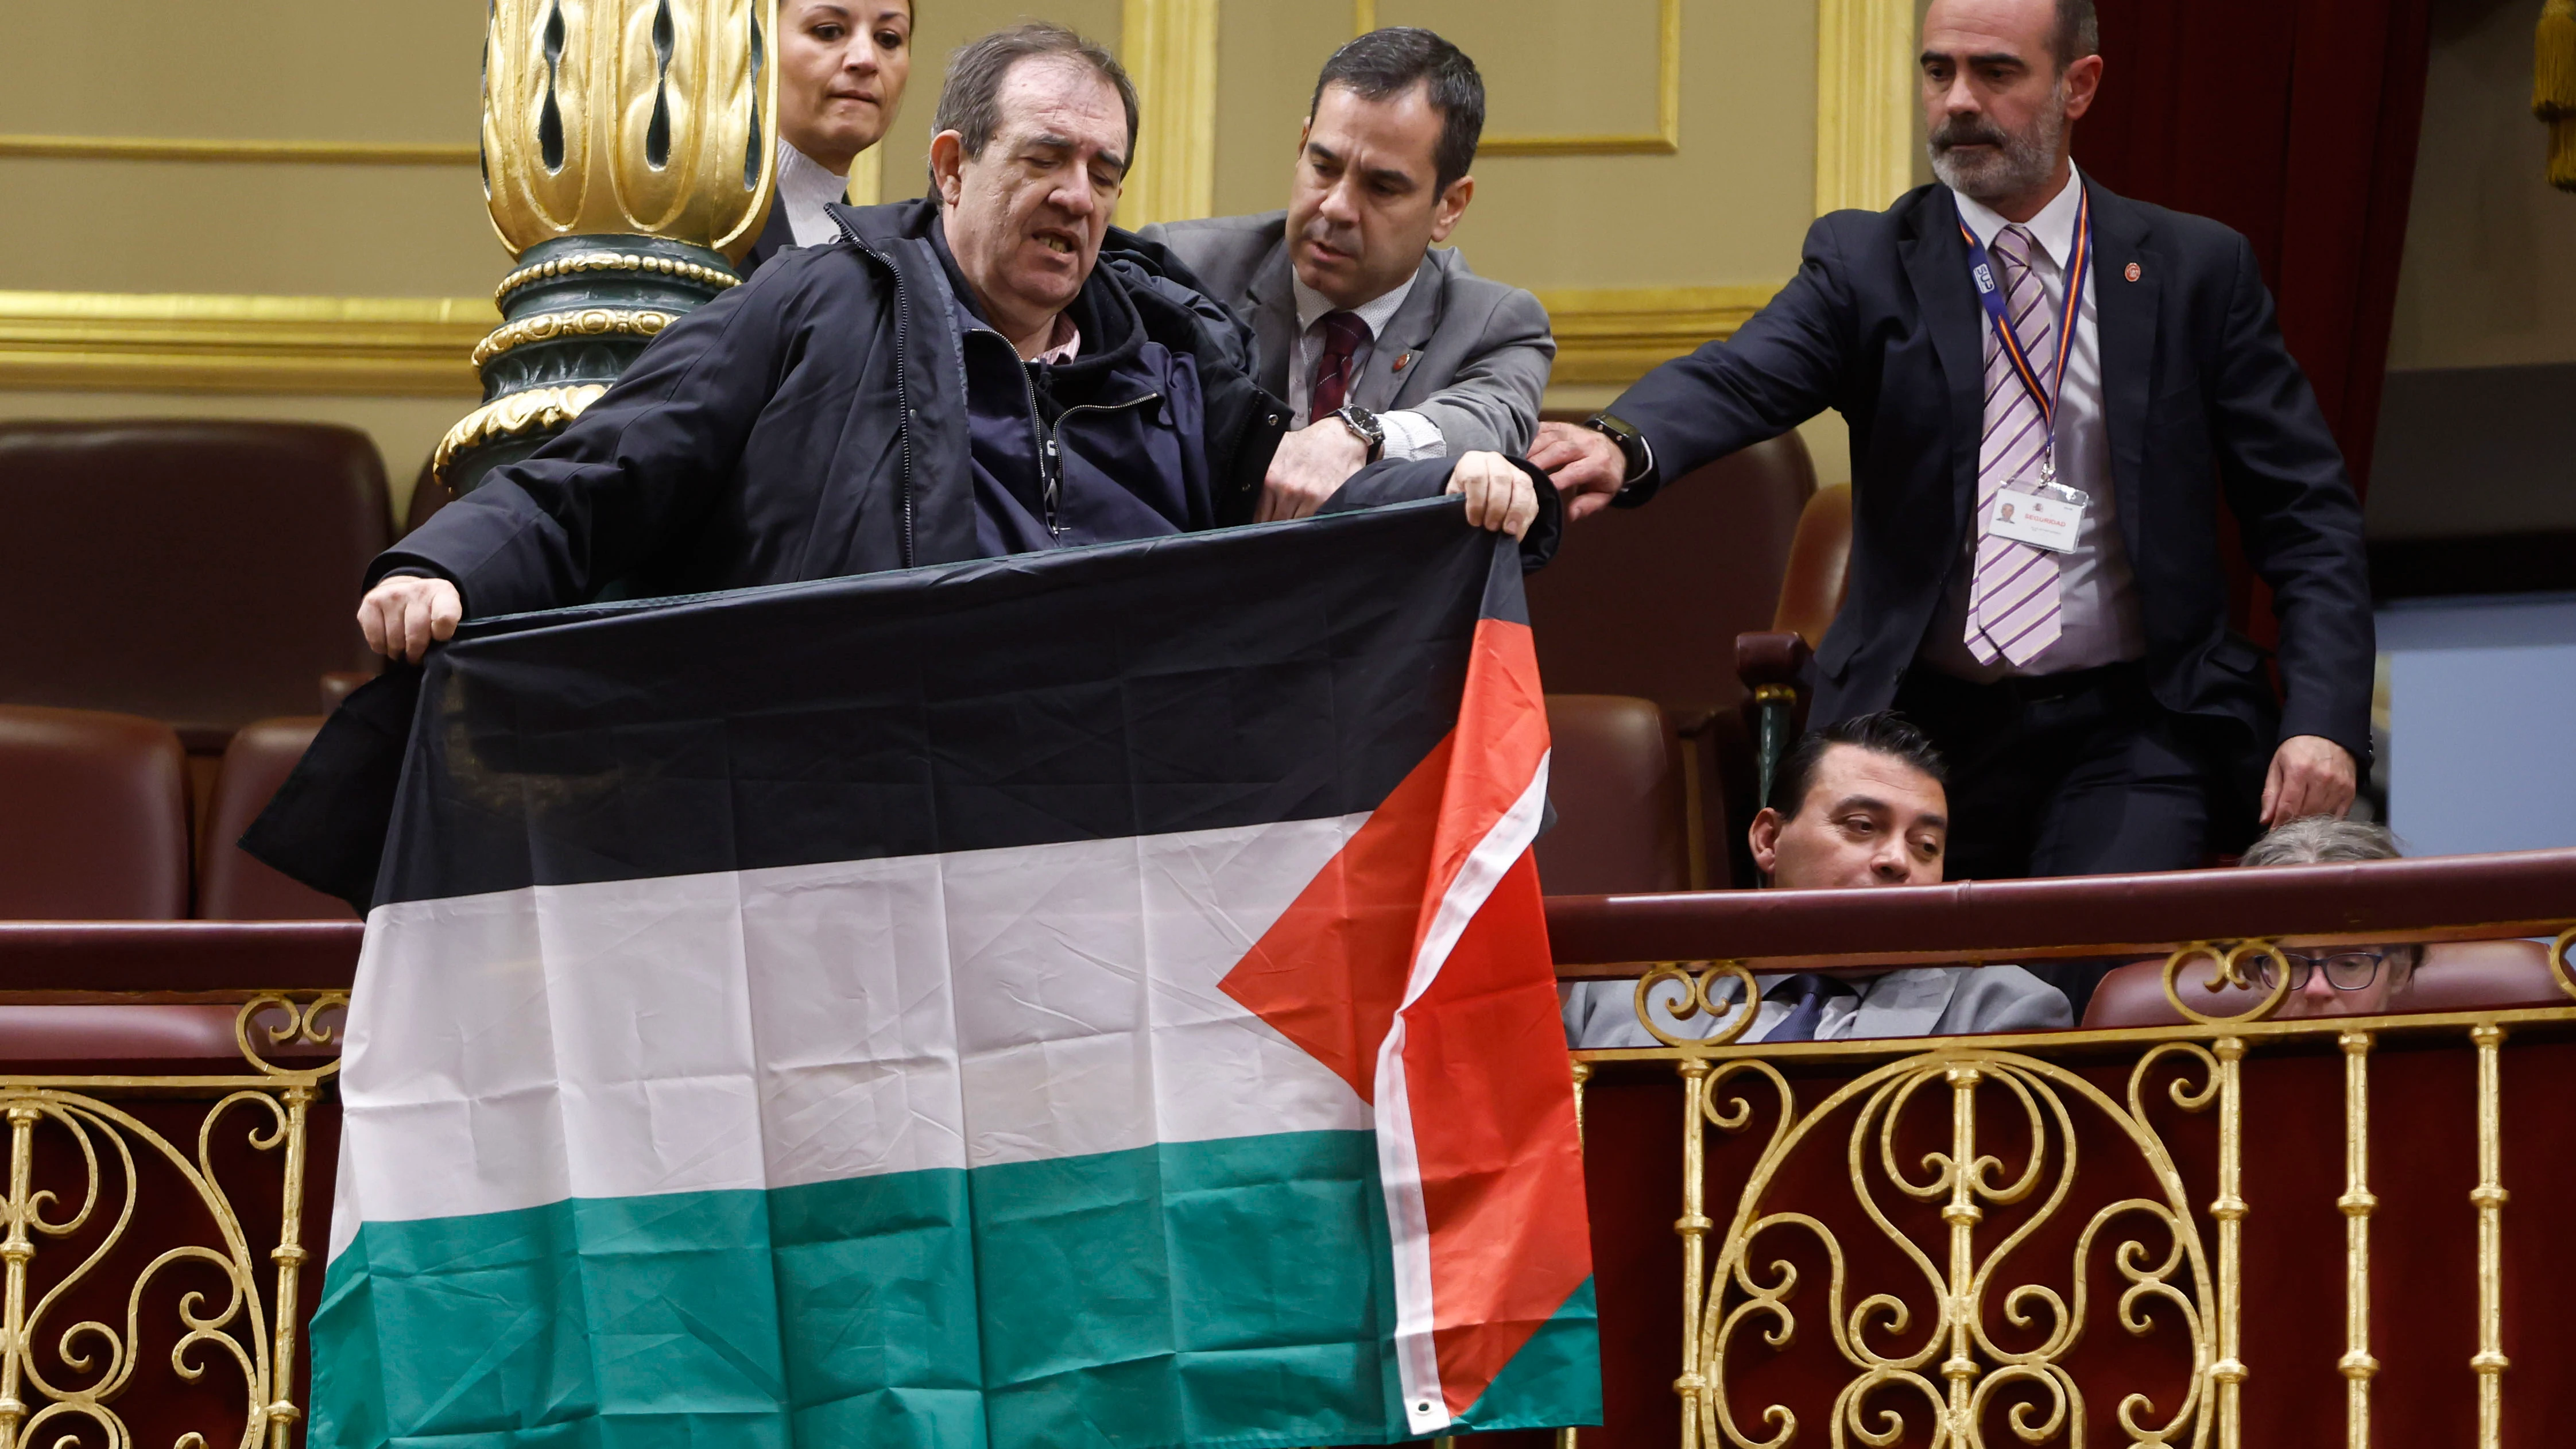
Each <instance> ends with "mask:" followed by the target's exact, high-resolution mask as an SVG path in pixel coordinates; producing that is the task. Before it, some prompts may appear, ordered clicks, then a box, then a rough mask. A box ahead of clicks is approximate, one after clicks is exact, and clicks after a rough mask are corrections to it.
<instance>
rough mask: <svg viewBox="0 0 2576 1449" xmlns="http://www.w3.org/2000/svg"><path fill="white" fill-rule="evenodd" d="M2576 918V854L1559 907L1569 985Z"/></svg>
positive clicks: (1624, 899) (1553, 908) (1717, 895)
mask: <svg viewBox="0 0 2576 1449" xmlns="http://www.w3.org/2000/svg"><path fill="white" fill-rule="evenodd" d="M2571 922H2576V850H2527V851H2515V852H2510V853H2504V854H2496V855H2458V856H2434V857H2427V858H2424V859H2419V860H2377V861H2365V862H2357V863H2346V864H2336V865H2306V866H2266V867H2261V868H2258V869H2251V870H2249V869H2243V868H2238V869H2233V870H2183V871H2167V872H2163V873H2159V874H2152V875H2111V876H2069V877H2064V878H2059V879H2053V880H2010V881H1962V882H1957V883H1952V884H1946V885H1937V886H1900V887H1889V888H1886V889H1879V890H1831V891H1775V890H1761V891H1695V892H1686V893H1680V894H1673V895H1654V896H1553V897H1550V898H1549V900H1548V903H1547V928H1548V937H1549V943H1550V946H1551V947H1552V949H1553V951H1554V954H1555V958H1556V961H1557V973H1558V975H1560V976H1562V977H1565V978H1568V979H1579V978H1588V977H1620V976H1634V975H1636V974H1637V973H1636V971H1635V970H1634V969H1632V963H1635V962H1640V961H1677V960H1711V959H1717V958H1725V957H1731V958H1736V959H1741V960H1746V961H1760V962H1762V963H1764V964H1765V965H1776V966H1780V967H1794V968H1796V969H1832V968H1836V967H1850V968H1862V967H1869V966H1886V965H1894V964H1931V963H1938V962H1974V961H2017V960H2030V959H2045V958H2049V957H2068V956H2117V955H2146V954H2162V953H2164V952H2165V951H2168V950H2171V949H2172V948H2173V947H2175V946H2177V945H2180V944H2183V943H2186V942H2191V941H2213V940H2243V939H2247V938H2250V937H2256V936H2267V937H2275V938H2280V939H2284V940H2289V941H2293V942H2317V943H2325V942H2333V941H2369V940H2445V939H2449V940H2461V939H2471V938H2476V937H2497V936H2532V935H2550V934H2555V933H2556V932H2557V931H2559V930H2561V929H2563V928H2564V927H2566V926H2567V925H2569V924H2570V923H2571Z"/></svg>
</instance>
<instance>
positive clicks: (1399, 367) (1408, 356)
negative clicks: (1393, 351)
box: [1395, 352, 1413, 372]
mask: <svg viewBox="0 0 2576 1449" xmlns="http://www.w3.org/2000/svg"><path fill="white" fill-rule="evenodd" d="M1412 360H1413V354H1412V353H1410V352H1407V353H1404V354H1403V355H1401V356H1399V357H1397V358H1396V359H1395V370H1396V371H1398V372H1402V371H1404V365H1405V364H1406V363H1408V362H1411V361H1412Z"/></svg>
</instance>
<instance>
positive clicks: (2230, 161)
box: [2075, 0, 2428, 489]
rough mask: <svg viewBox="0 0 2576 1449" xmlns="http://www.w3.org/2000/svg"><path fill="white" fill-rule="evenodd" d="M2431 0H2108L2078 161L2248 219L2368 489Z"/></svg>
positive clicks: (2166, 202)
mask: <svg viewBox="0 0 2576 1449" xmlns="http://www.w3.org/2000/svg"><path fill="white" fill-rule="evenodd" d="M2427 8H2428V0H2103V3H2102V5H2101V15H2102V53H2103V57H2104V73H2103V80H2102V94H2101V99H2100V102H2099V103H2098V104H2096V105H2095V106H2094V108H2093V111H2092V113H2091V114H2090V115H2088V116H2086V117H2085V118H2084V120H2083V122H2082V123H2081V124H2080V125H2079V126H2077V128H2076V135H2075V155H2076V160H2077V162H2078V163H2079V164H2081V165H2082V166H2083V167H2084V168H2085V169H2086V170H2088V171H2090V172H2092V173H2093V174H2094V175H2096V176H2098V177H2100V178H2101V179H2102V181H2103V183H2104V184H2105V185H2107V186H2109V187H2110V188H2111V189H2112V190H2114V191H2117V192H2119V193H2120V194H2121V195H2123V196H2131V197H2135V198H2137V199H2138V200H2140V201H2152V202H2154V203H2156V204H2157V205H2159V206H2170V207H2172V208H2174V209H2175V210H2177V211H2189V212H2197V213H2199V214H2200V215H2202V216H2208V217H2214V218H2216V219H2217V220H2219V221H2223V222H2225V223H2226V224H2228V225H2229V226H2232V227H2234V228H2236V229H2237V230H2238V231H2241V232H2243V233H2245V235H2246V236H2247V237H2248V238H2250V239H2251V240H2252V241H2253V243H2254V253H2255V255H2256V256H2258V257H2260V258H2261V259H2262V262H2263V278H2264V280H2265V281H2267V282H2269V283H2270V284H2271V287H2272V294H2273V296H2274V297H2275V298H2276V299H2277V300H2278V302H2279V303H2280V308H2281V331H2282V334H2283V335H2284V336H2285V337H2286V338H2287V339H2288V341H2289V344H2290V352H2291V354H2292V355H2293V356H2295V357H2297V358H2298V359H2299V365H2300V366H2302V367H2304V368H2306V369H2307V373H2308V381H2309V382H2310V383H2312V384H2313V385H2314V386H2315V387H2316V390H2317V401H2318V402H2319V403H2320V404H2321V405H2322V406H2323V407H2324V408H2325V414H2326V421H2327V422H2328V423H2330V424H2332V425H2333V427H2334V430H2335V437H2336V438H2337V439H2338V440H2339V441H2340V442H2341V443H2342V444H2343V453H2344V458H2345V460H2346V461H2347V462H2348V463H2349V464H2350V466H2351V469H2352V481H2353V486H2354V487H2355V488H2357V489H2363V488H2367V486H2368V479H2369V476H2370V444H2371V435H2372V429H2373V428H2374V427H2375V426H2376V425H2377V423H2378V419H2379V385H2380V377H2381V374H2382V373H2383V372H2384V371H2385V369H2386V367H2387V362H2388V329H2389V324H2390V319H2391V318H2392V316H2393V315H2394V313H2395V310H2396V303H2397V266H2398V262H2399V260H2400V258H2401V257H2402V256H2403V254H2404V250H2405V245H2406V204H2407V198H2408V193H2409V191H2410V189H2411V187H2412V185H2413V182H2414V177H2415V140H2416V132H2417V130H2418V128H2419V127H2420V125H2421V123H2422V120H2423V114H2424V62H2425V21H2426V11H2427Z"/></svg>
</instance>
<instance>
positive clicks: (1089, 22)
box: [879, 0, 1120, 201]
mask: <svg viewBox="0 0 2576 1449" xmlns="http://www.w3.org/2000/svg"><path fill="white" fill-rule="evenodd" d="M1119 19H1120V0H1034V3H1032V0H922V5H921V23H920V25H919V26H918V27H917V28H916V29H915V30H914V31H913V36H912V80H911V82H910V84H909V85H907V86H906V88H905V90H904V102H903V113H902V114H901V115H898V116H896V117H895V121H894V129H893V130H891V131H889V132H888V133H887V134H886V138H885V140H884V141H882V142H880V143H879V144H880V145H882V146H883V147H884V148H885V199H886V200H888V201H908V200H910V199H912V198H913V197H916V196H919V195H921V194H923V193H924V192H925V191H927V190H928V189H929V185H930V183H929V178H928V174H927V168H928V166H929V164H930V118H931V116H932V115H933V114H934V113H935V112H937V111H938V109H939V84H940V82H941V81H942V80H943V79H945V78H946V76H947V74H948V54H949V52H950V51H953V50H955V49H956V48H957V47H959V46H961V45H963V44H965V43H966V42H967V41H969V40H973V39H974V38H975V37H977V36H979V35H990V34H991V33H993V32H994V31H996V30H999V29H1001V28H1002V27H1003V26H1005V25H1012V24H1016V23H1018V22H1020V21H1022V20H1052V21H1054V22H1055V23H1057V24H1058V25H1069V26H1071V27H1073V28H1074V29H1075V30H1078V31H1080V32H1081V33H1083V34H1084V35H1087V36H1089V37H1091V38H1092V39H1094V40H1097V41H1099V42H1100V43H1101V44H1103V45H1106V46H1108V47H1109V48H1110V49H1111V50H1112V51H1115V50H1117V48H1118V29H1119Z"/></svg>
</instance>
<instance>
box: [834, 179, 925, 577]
mask: <svg viewBox="0 0 2576 1449" xmlns="http://www.w3.org/2000/svg"><path fill="white" fill-rule="evenodd" d="M832 224H833V225H834V226H836V227H839V228H840V229H841V235H843V236H845V237H848V238H849V239H850V244H851V245H852V246H855V247H857V248H858V249H859V250H860V251H863V252H865V253H867V254H868V255H869V256H871V257H874V258H876V260H877V263H878V265H880V266H882V267H884V268H885V269H886V270H887V271H888V272H891V273H893V275H894V406H895V420H894V436H895V451H896V459H897V461H896V470H895V476H896V479H897V485H898V486H897V487H896V489H895V495H896V499H897V502H898V503H899V505H900V507H901V512H902V514H903V566H904V567H905V568H910V567H912V391H911V388H910V387H909V386H907V385H906V383H905V380H904V359H905V357H906V356H907V355H909V353H910V350H911V349H910V347H909V345H908V343H907V342H906V340H905V334H906V331H907V328H906V326H905V322H906V319H907V318H909V317H910V316H911V314H912V306H911V302H910V299H909V298H907V297H906V296H905V295H904V290H903V269H902V268H901V267H898V266H896V265H895V264H894V259H893V258H892V257H888V256H886V255H884V254H883V253H880V252H879V251H877V249H876V248H874V247H871V246H869V245H868V244H867V243H866V242H863V241H861V240H859V234H858V233H857V232H854V231H852V230H850V224H849V223H848V222H846V221H843V220H842V219H841V218H840V217H838V216H835V217H833V218H832Z"/></svg>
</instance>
